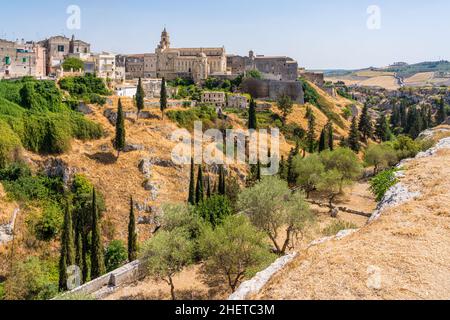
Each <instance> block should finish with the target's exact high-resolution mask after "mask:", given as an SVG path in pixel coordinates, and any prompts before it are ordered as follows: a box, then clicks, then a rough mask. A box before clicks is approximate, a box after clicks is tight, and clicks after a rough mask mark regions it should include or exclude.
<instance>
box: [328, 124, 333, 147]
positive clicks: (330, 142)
mask: <svg viewBox="0 0 450 320" xmlns="http://www.w3.org/2000/svg"><path fill="white" fill-rule="evenodd" d="M327 128H328V149H330V151H333V150H334V130H333V123H332V122H331V121H330V122H329V123H328V125H327Z"/></svg>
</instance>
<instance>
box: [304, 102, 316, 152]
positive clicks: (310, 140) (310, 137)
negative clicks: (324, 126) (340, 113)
mask: <svg viewBox="0 0 450 320" xmlns="http://www.w3.org/2000/svg"><path fill="white" fill-rule="evenodd" d="M308 110H309V111H307V115H308V131H307V133H306V142H307V145H308V152H309V153H314V150H315V148H316V146H315V144H316V117H315V116H314V112H313V111H312V109H311V108H309V107H308Z"/></svg>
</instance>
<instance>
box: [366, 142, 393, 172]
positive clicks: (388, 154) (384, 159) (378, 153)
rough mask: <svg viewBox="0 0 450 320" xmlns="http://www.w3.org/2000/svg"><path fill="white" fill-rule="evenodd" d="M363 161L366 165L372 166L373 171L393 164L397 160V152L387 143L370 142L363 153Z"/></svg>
mask: <svg viewBox="0 0 450 320" xmlns="http://www.w3.org/2000/svg"><path fill="white" fill-rule="evenodd" d="M364 161H365V162H366V164H367V165H369V166H373V167H374V173H375V174H377V173H378V172H379V170H380V169H381V170H384V169H386V168H388V167H390V166H393V165H394V164H395V163H396V162H397V161H398V158H397V153H396V152H395V150H394V149H393V148H392V147H391V146H390V145H387V144H379V145H378V144H371V145H369V147H368V148H367V150H366V152H365V154H364Z"/></svg>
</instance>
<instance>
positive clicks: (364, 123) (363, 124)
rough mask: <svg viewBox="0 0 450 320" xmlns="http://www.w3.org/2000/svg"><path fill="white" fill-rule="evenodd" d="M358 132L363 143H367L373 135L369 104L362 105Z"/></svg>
mask: <svg viewBox="0 0 450 320" xmlns="http://www.w3.org/2000/svg"><path fill="white" fill-rule="evenodd" d="M358 130H359V132H361V136H362V138H363V140H364V141H368V139H369V138H371V137H372V134H373V126H372V119H371V118H370V115H369V104H368V103H366V104H364V108H363V110H362V112H361V117H360V118H359V125H358Z"/></svg>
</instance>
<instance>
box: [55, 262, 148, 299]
mask: <svg viewBox="0 0 450 320" xmlns="http://www.w3.org/2000/svg"><path fill="white" fill-rule="evenodd" d="M146 274H147V270H146V268H145V264H144V263H143V262H142V261H140V260H136V261H133V262H131V263H129V264H127V265H124V266H123V267H120V268H119V269H116V270H114V271H112V272H110V273H108V274H105V275H103V276H101V277H99V278H97V279H95V280H92V281H90V282H88V283H85V284H83V285H82V286H80V287H78V288H75V289H73V290H71V291H68V292H66V293H65V294H63V296H70V295H77V294H86V295H93V296H94V297H96V294H95V293H96V292H99V291H101V290H103V289H107V288H108V289H110V290H109V291H114V289H116V288H118V287H120V286H123V285H127V284H131V283H133V282H136V281H138V280H142V279H143V278H145V276H146ZM96 298H99V297H96Z"/></svg>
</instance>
